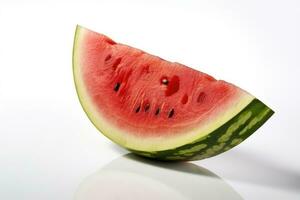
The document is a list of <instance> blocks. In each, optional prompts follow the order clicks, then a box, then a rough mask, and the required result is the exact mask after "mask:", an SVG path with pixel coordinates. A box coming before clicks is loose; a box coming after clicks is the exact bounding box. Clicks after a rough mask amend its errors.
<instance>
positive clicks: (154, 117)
mask: <svg viewBox="0 0 300 200" xmlns="http://www.w3.org/2000/svg"><path fill="white" fill-rule="evenodd" d="M73 72H74V79H75V85H76V89H77V93H78V96H79V99H80V102H81V104H82V107H83V109H84V110H85V112H86V114H87V115H88V117H89V119H90V120H91V121H92V123H93V124H94V125H95V126H96V127H97V128H98V129H99V130H100V131H101V132H102V133H103V134H104V135H105V136H107V137H108V138H110V139H111V140H113V141H114V142H116V143H117V144H119V145H121V146H123V147H124V148H126V149H128V150H130V151H132V152H134V153H136V154H139V155H142V156H146V157H151V158H156V159H160V160H195V159H203V158H207V157H211V156H215V155H217V154H219V153H222V152H224V151H226V150H228V149H230V148H232V147H234V146H236V145H237V144H239V143H241V142H242V141H243V140H244V139H246V138H247V137H249V136H250V135H251V134H252V133H253V132H254V131H255V130H256V129H258V128H259V127H260V126H261V125H262V124H263V123H264V122H265V121H266V120H267V119H268V118H270V116H271V115H272V114H273V113H274V112H273V111H272V110H271V109H270V108H268V107H267V106H266V105H265V104H263V103H262V102H261V101H259V100H258V99H256V98H255V97H254V96H252V95H251V94H249V93H248V92H246V91H244V90H242V89H240V88H238V87H236V86H235V85H233V84H230V83H227V82H225V81H222V80H216V79H214V78H213V77H211V76H209V75H207V74H205V73H202V72H199V71H197V70H194V69H192V68H189V67H187V66H184V65H182V64H179V63H174V62H169V61H166V60H163V59H161V58H159V57H157V56H153V55H150V54H148V53H146V52H144V51H142V50H139V49H136V48H133V47H130V46H127V45H124V44H120V43H116V42H115V41H113V40H112V39H110V38H108V37H107V36H105V35H102V34H99V33H96V32H93V31H91V30H88V29H86V28H83V27H81V26H77V28H76V34H75V42H74V50H73Z"/></svg>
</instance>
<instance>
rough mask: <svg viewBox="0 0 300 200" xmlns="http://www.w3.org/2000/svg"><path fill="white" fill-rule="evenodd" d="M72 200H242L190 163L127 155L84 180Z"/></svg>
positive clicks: (205, 170)
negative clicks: (165, 161) (153, 159)
mask: <svg viewBox="0 0 300 200" xmlns="http://www.w3.org/2000/svg"><path fill="white" fill-rule="evenodd" d="M75 199H76V200H96V199H97V200H99V199H105V200H110V199H122V200H123V199H125V200H126V199H129V200H132V199H143V200H148V199H149V200H153V199H155V200H156V199H173V200H174V199H175V200H177V199H178V200H179V199H180V200H182V199H231V200H234V199H242V197H241V196H240V195H239V194H238V193H237V192H236V191H235V190H234V189H233V188H232V187H231V186H230V185H228V184H227V183H226V182H225V181H224V180H222V179H221V178H220V177H218V176H217V175H215V174H214V173H212V172H211V171H209V170H207V169H205V168H203V167H200V166H197V165H195V164H192V163H164V162H156V161H151V160H146V159H144V158H140V157H137V156H135V155H133V154H127V155H125V156H122V157H120V158H118V159H115V160H113V161H112V162H111V163H109V164H107V165H106V166H104V167H103V168H102V169H100V170H99V171H97V172H96V173H94V174H92V175H90V176H89V177H87V178H86V179H85V180H84V181H83V182H82V183H81V184H80V185H79V187H78V189H77V192H76V194H75Z"/></svg>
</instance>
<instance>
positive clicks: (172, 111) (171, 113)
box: [168, 109, 174, 118]
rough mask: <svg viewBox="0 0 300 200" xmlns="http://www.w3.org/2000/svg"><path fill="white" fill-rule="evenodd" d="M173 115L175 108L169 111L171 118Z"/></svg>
mask: <svg viewBox="0 0 300 200" xmlns="http://www.w3.org/2000/svg"><path fill="white" fill-rule="evenodd" d="M173 115H174V109H172V110H171V111H170V112H169V115H168V117H169V118H171V117H173Z"/></svg>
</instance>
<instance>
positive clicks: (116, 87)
mask: <svg viewBox="0 0 300 200" xmlns="http://www.w3.org/2000/svg"><path fill="white" fill-rule="evenodd" d="M120 85H121V84H120V83H116V85H115V87H114V91H115V92H118V90H119V88H120Z"/></svg>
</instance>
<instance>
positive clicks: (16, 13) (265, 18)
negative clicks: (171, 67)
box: [0, 0, 300, 200]
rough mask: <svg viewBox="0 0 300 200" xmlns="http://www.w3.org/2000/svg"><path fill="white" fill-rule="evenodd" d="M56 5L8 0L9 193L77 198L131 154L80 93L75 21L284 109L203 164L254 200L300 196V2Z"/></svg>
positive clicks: (2, 160) (0, 134) (2, 93)
mask: <svg viewBox="0 0 300 200" xmlns="http://www.w3.org/2000/svg"><path fill="white" fill-rule="evenodd" d="M51 2H52V3H50V1H49V3H43V4H42V3H37V2H34V1H28V2H27V3H22V2H14V1H7V2H3V1H0V199H3V200H4V199H5V200H10V199H13V200H14V199H43V200H46V199H49V200H50V199H51V200H54V199H57V200H59V199H62V200H65V199H72V198H73V197H74V193H75V191H76V190H78V186H79V184H80V183H82V181H83V180H84V179H85V177H87V176H89V175H91V174H92V173H93V172H95V171H97V170H99V169H101V167H103V166H105V165H106V164H108V163H110V162H111V161H112V160H114V159H116V158H120V157H121V155H122V154H126V153H127V152H126V151H124V150H122V149H120V148H118V147H117V146H115V145H113V144H112V143H111V142H110V141H108V139H106V138H105V137H104V136H102V135H101V134H98V131H97V130H96V129H95V128H94V127H93V125H92V124H91V123H90V122H89V120H88V119H87V117H86V116H85V114H84V112H83V111H82V108H81V106H80V104H79V101H78V99H77V95H76V92H75V88H74V84H73V79H72V46H73V37H74V30H75V26H76V24H80V25H83V26H85V27H88V28H90V29H92V30H95V31H98V32H101V33H104V34H106V35H109V36H110V37H111V38H113V39H114V40H116V41H118V42H122V43H126V44H129V45H131V46H135V47H138V48H141V49H143V50H145V51H148V52H150V53H152V54H156V55H159V56H160V57H163V58H165V59H167V60H171V61H177V62H181V63H183V64H186V65H189V66H191V67H193V68H195V69H198V70H201V71H204V72H206V73H209V74H211V75H213V76H215V77H216V78H218V79H224V80H227V81H229V82H232V83H234V84H237V85H239V86H240V87H242V88H244V89H246V90H247V91H249V92H250V93H252V94H254V95H255V96H257V97H258V98H259V99H261V100H262V101H263V102H265V103H266V104H267V105H269V106H270V107H271V108H272V109H273V110H274V111H275V115H274V116H273V117H272V118H271V119H270V120H269V121H268V122H267V123H266V124H265V125H264V126H263V127H262V128H261V129H259V130H258V131H257V132H256V133H255V134H254V135H253V136H251V137H250V138H249V139H248V140H247V141H245V142H244V143H242V144H241V145H239V146H238V147H236V148H234V149H233V150H231V151H229V152H227V153H224V154H222V155H220V156H217V157H214V158H211V159H207V160H203V161H197V162H194V164H196V165H198V166H201V167H204V168H206V169H207V170H210V171H211V172H213V173H215V174H217V175H218V176H219V177H221V178H222V179H223V180H225V181H226V182H227V183H229V184H230V185H231V186H232V187H233V188H234V189H235V191H237V192H238V193H239V194H240V195H241V196H242V197H243V198H245V199H270V198H272V199H300V160H299V152H300V148H299V140H300V135H299V122H300V104H299V102H300V95H299V92H300V80H299V79H300V59H299V58H300V56H299V53H300V3H299V1H296V0H295V1H292V0H286V1H259V0H257V1H233V0H228V1H225V0H224V1H208V0H207V1H196V0H195V1H179V0H177V1H126V2H125V1H119V2H117V1H94V2H92V1H90V2H88V1H84V3H83V2H79V1H74V2H73V3H62V2H60V1H57V2H54V1H51ZM183 168H184V167H183ZM157 170H159V168H158V169H157ZM121 171H122V170H121ZM178 173H180V172H178ZM188 184H189V183H188ZM152 186H153V187H155V185H152ZM190 186H191V187H192V186H193V187H194V186H195V185H194V184H193V183H192V182H191V183H190ZM127 189H128V190H129V191H128V192H129V194H130V193H131V191H130V187H128V188H127ZM118 190H120V188H112V190H111V193H116V192H118ZM195 190H197V187H196V189H195ZM98 191H100V192H101V188H99V190H98ZM106 191H107V189H106ZM172 191H173V192H174V191H175V190H172ZM215 192H218V191H217V190H216V191H215ZM145 196H147V194H145ZM131 198H132V197H131ZM199 198H200V197H199Z"/></svg>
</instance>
